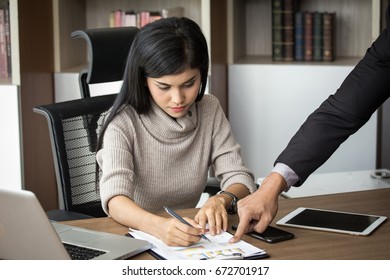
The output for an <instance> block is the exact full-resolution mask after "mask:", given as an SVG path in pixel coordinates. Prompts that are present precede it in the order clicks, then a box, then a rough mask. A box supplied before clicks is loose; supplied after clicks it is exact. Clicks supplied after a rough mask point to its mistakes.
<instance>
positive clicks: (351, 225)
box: [276, 207, 387, 235]
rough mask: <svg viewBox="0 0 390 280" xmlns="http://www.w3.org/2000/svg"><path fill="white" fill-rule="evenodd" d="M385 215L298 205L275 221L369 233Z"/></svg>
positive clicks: (332, 230)
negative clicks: (298, 206)
mask: <svg viewBox="0 0 390 280" xmlns="http://www.w3.org/2000/svg"><path fill="white" fill-rule="evenodd" d="M386 219H387V217H385V216H377V215H367V214H358V213H351V212H340V211H331V210H324V209H315V208H305V207H300V208H297V209H296V210H294V211H293V212H291V213H290V214H288V215H286V216H285V217H283V218H282V219H280V220H279V221H277V222H276V224H277V225H281V226H289V227H298V228H306V229H313V230H322V231H331V232H338V233H346V234H353V235H369V234H370V233H371V232H372V231H373V230H374V229H376V228H377V227H378V226H379V225H380V224H381V223H383V222H384V221H385V220H386Z"/></svg>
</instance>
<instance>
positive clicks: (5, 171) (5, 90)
mask: <svg viewBox="0 0 390 280" xmlns="http://www.w3.org/2000/svg"><path fill="white" fill-rule="evenodd" d="M7 5H8V7H9V8H7ZM0 7H1V8H3V9H4V13H5V9H8V11H9V19H10V23H11V24H10V29H11V32H10V33H11V34H12V36H11V39H12V42H11V61H10V62H11V63H10V65H8V67H10V68H11V70H12V72H11V75H10V77H9V78H4V79H2V80H0V103H1V104H2V110H1V112H0V119H1V124H2V125H1V128H2V131H3V132H2V137H1V139H0V154H1V155H2V156H1V157H0V187H5V188H11V189H21V188H22V187H23V174H22V170H23V169H22V132H21V127H20V118H21V115H20V111H19V107H20V96H19V85H20V68H19V42H18V39H17V38H18V34H19V31H18V21H17V18H18V3H17V1H16V0H11V1H8V0H7V1H5V0H0ZM3 47H4V45H3ZM2 63H3V62H2ZM7 64H8V63H7Z"/></svg>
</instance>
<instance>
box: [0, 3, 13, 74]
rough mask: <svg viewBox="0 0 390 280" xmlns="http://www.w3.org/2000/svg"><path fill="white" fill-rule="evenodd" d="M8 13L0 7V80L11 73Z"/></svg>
mask: <svg viewBox="0 0 390 280" xmlns="http://www.w3.org/2000/svg"><path fill="white" fill-rule="evenodd" d="M9 32H10V30H9V12H8V8H7V7H6V6H1V7H0V79H8V78H9V77H10V73H11V71H10V70H11V63H10V55H11V54H10V49H11V46H10V33H9Z"/></svg>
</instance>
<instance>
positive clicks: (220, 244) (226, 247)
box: [129, 229, 268, 260]
mask: <svg viewBox="0 0 390 280" xmlns="http://www.w3.org/2000/svg"><path fill="white" fill-rule="evenodd" d="M129 234H130V235H131V236H133V237H134V238H137V239H143V240H147V241H149V242H150V243H152V244H153V247H152V249H151V250H152V251H153V252H154V253H155V254H157V255H158V256H159V257H160V258H163V259H167V260H221V259H246V258H251V259H257V258H259V259H260V258H265V257H267V256H268V255H267V253H266V252H265V251H264V250H262V249H259V248H257V247H255V246H253V245H251V244H249V243H247V242H245V241H243V240H240V241H239V242H237V243H233V244H231V243H229V239H230V238H231V237H232V235H231V234H230V233H229V232H223V233H221V234H220V235H214V236H211V235H210V234H206V236H207V237H208V238H209V239H210V241H211V242H208V241H206V240H204V239H201V240H200V241H199V242H198V243H196V244H194V245H192V246H189V247H170V246H168V245H166V244H165V243H164V242H163V241H161V240H160V239H158V238H156V237H154V236H152V235H150V234H147V233H145V232H142V231H139V230H134V229H130V231H129Z"/></svg>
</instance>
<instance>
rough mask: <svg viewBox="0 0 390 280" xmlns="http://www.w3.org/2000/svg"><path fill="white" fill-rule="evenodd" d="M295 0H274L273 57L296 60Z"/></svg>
mask: <svg viewBox="0 0 390 280" xmlns="http://www.w3.org/2000/svg"><path fill="white" fill-rule="evenodd" d="M295 10H296V2H295V0H272V59H273V60H274V61H293V60H294V40H295V39H294V14H295Z"/></svg>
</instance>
